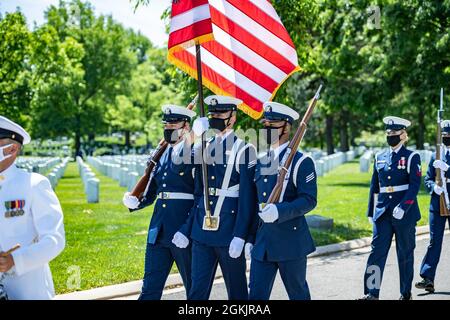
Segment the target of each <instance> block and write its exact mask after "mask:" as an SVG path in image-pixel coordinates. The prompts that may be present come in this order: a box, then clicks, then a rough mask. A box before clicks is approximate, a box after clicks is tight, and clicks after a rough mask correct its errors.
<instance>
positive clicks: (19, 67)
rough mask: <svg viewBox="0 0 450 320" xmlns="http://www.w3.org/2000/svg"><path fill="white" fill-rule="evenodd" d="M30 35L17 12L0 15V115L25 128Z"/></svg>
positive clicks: (29, 88) (27, 109) (27, 111)
mask: <svg viewBox="0 0 450 320" xmlns="http://www.w3.org/2000/svg"><path fill="white" fill-rule="evenodd" d="M31 38H32V37H31V32H30V31H29V30H28V28H27V25H26V20H25V17H24V15H23V14H22V13H21V12H14V13H10V14H7V15H6V16H5V17H2V16H1V15H0V61H1V67H0V114H2V115H4V116H7V117H8V118H11V119H12V120H15V121H18V122H19V123H21V124H25V122H26V119H27V117H26V115H27V114H28V113H29V108H30V101H31V97H32V87H31V84H30V82H31V74H30V66H29V64H28V62H27V61H28V60H29V59H30V55H31Z"/></svg>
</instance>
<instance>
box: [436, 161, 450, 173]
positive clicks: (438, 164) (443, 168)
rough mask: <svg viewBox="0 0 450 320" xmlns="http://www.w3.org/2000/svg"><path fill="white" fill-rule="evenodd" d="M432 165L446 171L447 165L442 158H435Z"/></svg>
mask: <svg viewBox="0 0 450 320" xmlns="http://www.w3.org/2000/svg"><path fill="white" fill-rule="evenodd" d="M433 167H435V168H436V169H441V170H442V171H447V170H448V167H449V166H448V164H446V163H445V162H444V161H442V160H435V161H434V162H433Z"/></svg>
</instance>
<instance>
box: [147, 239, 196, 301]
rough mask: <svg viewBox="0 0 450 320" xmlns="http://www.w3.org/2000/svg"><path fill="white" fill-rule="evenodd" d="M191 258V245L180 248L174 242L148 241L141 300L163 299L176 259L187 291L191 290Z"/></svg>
mask: <svg viewBox="0 0 450 320" xmlns="http://www.w3.org/2000/svg"><path fill="white" fill-rule="evenodd" d="M191 260H192V259H191V247H190V246H189V247H187V248H185V249H180V248H177V247H176V246H175V245H173V244H171V245H165V244H161V243H156V244H149V243H148V244H147V250H146V253H145V274H144V280H143V286H142V293H141V295H140V296H139V300H159V299H161V295H162V292H163V290H164V285H165V283H166V280H167V277H168V276H169V274H170V270H171V269H172V265H173V262H174V261H175V263H176V264H177V267H178V271H179V272H180V275H181V278H182V279H183V284H184V287H185V288H186V292H189V290H190V289H191Z"/></svg>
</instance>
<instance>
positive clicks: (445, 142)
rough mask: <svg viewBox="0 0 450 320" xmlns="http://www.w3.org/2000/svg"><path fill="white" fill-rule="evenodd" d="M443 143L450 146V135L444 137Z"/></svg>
mask: <svg viewBox="0 0 450 320" xmlns="http://www.w3.org/2000/svg"><path fill="white" fill-rule="evenodd" d="M442 143H443V144H444V145H445V146H446V147H448V146H450V137H442Z"/></svg>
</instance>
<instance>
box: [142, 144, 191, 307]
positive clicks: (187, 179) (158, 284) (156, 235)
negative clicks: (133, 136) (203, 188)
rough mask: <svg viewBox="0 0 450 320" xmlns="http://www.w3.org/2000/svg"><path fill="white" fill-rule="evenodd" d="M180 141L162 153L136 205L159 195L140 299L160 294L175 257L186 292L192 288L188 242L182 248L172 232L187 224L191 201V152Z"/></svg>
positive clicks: (188, 147) (148, 244)
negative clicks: (178, 197)
mask: <svg viewBox="0 0 450 320" xmlns="http://www.w3.org/2000/svg"><path fill="white" fill-rule="evenodd" d="M180 143H181V144H179V145H176V146H175V147H170V146H169V147H168V149H167V150H166V151H165V153H164V154H163V156H162V157H161V159H160V161H159V163H158V164H157V166H156V167H155V171H154V175H153V178H152V180H151V182H150V185H149V187H148V189H147V192H146V193H145V195H144V198H143V200H142V201H141V204H140V206H139V208H138V209H137V210H140V209H142V208H145V207H146V206H149V205H150V204H151V203H153V202H154V201H155V199H156V198H158V199H157V200H156V203H155V206H154V210H153V216H152V219H151V222H150V227H149V232H148V237H147V250H146V256H145V274H144V280H143V286H142V293H141V295H140V297H139V299H140V300H158V299H160V298H161V295H162V292H163V289H164V285H165V282H166V280H167V277H168V275H169V273H170V270H171V268H172V265H173V262H174V261H175V262H176V264H177V267H178V270H179V271H180V275H181V277H182V279H183V283H184V286H185V288H186V292H189V290H190V288H191V264H192V254H191V246H188V247H187V248H184V249H181V248H178V247H176V246H175V245H174V244H173V243H172V238H173V236H174V234H175V233H176V232H177V231H180V232H182V233H183V229H186V228H187V227H186V225H187V222H188V217H189V213H190V211H191V209H192V207H193V205H194V196H193V193H194V171H195V169H194V164H193V154H192V151H191V147H190V146H189V145H188V144H187V143H186V142H180ZM174 194H178V196H179V195H180V194H183V195H185V196H186V198H189V195H190V196H191V199H175V198H172V199H170V196H171V195H174ZM185 232H186V231H185ZM185 235H186V234H185ZM186 236H187V235H186Z"/></svg>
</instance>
